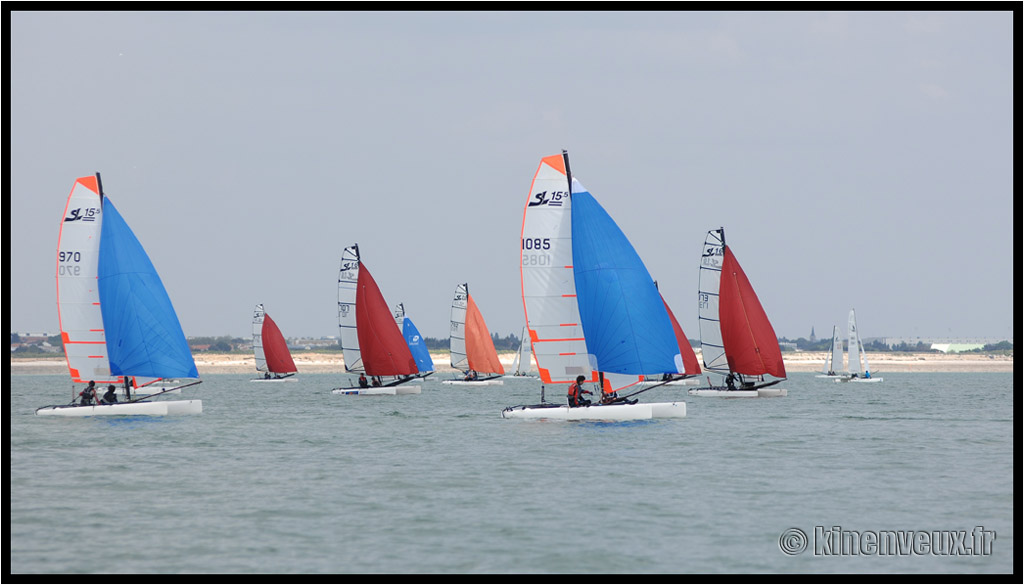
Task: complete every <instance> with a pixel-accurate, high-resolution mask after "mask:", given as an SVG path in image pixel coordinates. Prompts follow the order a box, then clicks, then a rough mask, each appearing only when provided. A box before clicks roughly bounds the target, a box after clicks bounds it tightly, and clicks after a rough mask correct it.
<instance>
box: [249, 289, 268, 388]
mask: <svg viewBox="0 0 1024 585" xmlns="http://www.w3.org/2000/svg"><path fill="white" fill-rule="evenodd" d="M265 314H266V313H265V312H264V310H263V304H262V303H260V304H259V305H256V309H255V311H253V315H252V351H253V355H254V356H255V358H256V371H257V372H266V371H267V357H266V355H265V354H264V353H263V316H264V315H265Z"/></svg>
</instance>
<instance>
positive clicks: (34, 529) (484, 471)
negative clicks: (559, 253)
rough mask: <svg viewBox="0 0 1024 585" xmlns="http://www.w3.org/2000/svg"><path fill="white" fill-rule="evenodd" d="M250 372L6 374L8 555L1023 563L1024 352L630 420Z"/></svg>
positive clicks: (915, 567) (260, 564)
mask: <svg viewBox="0 0 1024 585" xmlns="http://www.w3.org/2000/svg"><path fill="white" fill-rule="evenodd" d="M250 377H251V376H246V375H226V374H222V375H208V376H205V377H204V381H203V383H202V384H201V385H199V386H198V387H195V388H191V389H187V390H185V391H184V392H183V394H182V395H181V396H173V397H172V398H199V399H201V400H202V401H203V413H202V414H201V415H196V416H177V417H154V418H148V417H90V418H70V419H65V418H61V417H40V416H36V415H35V409H36V408H37V407H39V406H43V405H47V404H55V403H64V402H67V401H68V400H69V398H70V395H71V390H70V383H69V382H68V379H67V377H66V376H47V375H17V376H11V378H10V380H9V385H8V390H9V392H8V396H9V399H10V410H9V414H10V418H9V426H8V441H9V446H10V447H9V453H10V465H9V472H8V494H9V499H10V516H9V521H10V541H9V558H10V570H11V572H12V573H15V574H18V573H169V574H183V573H250V574H251V573H278V574H283V573H476V574H485V573H496V574H509V573H540V574H550V573H629V574H634V573H635V574H653V573H839V572H844V573H849V572H856V573H936V572H937V573H945V572H953V573H1009V572H1012V570H1013V563H1014V549H1015V545H1014V536H1015V534H1014V532H1015V530H1014V463H1013V462H1014V439H1015V437H1014V424H1013V422H1014V420H1013V419H1014V410H1013V408H1014V403H1013V375H1012V374H1008V373H1005V374H1004V373H986V374H978V373H971V374H962V373H888V372H886V373H884V382H881V383H877V384H837V383H835V382H833V381H831V380H826V379H819V378H815V377H814V375H813V374H803V373H797V374H793V375H791V377H790V379H789V380H787V381H785V382H783V383H782V384H780V386H782V387H785V388H787V389H788V391H789V395H788V396H787V397H785V398H746V399H729V398H712V397H691V396H687V394H686V390H687V387H685V386H684V387H662V388H657V389H653V390H650V391H648V392H645V393H643V394H641V395H640V396H639V397H640V398H641V399H642V400H643V401H666V400H685V401H686V403H687V416H686V418H683V419H661V420H652V421H634V422H615V423H611V422H566V421H561V422H558V421H526V420H505V419H502V418H501V416H500V413H501V410H502V408H503V407H505V406H511V405H517V404H532V403H536V402H537V401H538V399H539V397H540V382H539V381H538V380H534V379H509V378H506V379H505V384H504V385H503V386H483V387H468V386H451V385H443V384H441V383H440V379H439V378H443V377H444V375H441V374H438V375H435V377H432V378H428V379H427V381H425V382H422V383H421V384H422V389H423V390H422V394H418V395H405V396H352V395H336V394H332V393H331V389H332V388H333V387H335V386H338V385H340V384H341V383H342V382H347V381H348V379H347V377H345V376H341V375H328V374H319V375H308V374H299V376H298V382H296V383H274V384H270V383H260V384H257V383H251V382H250V381H249V378H250ZM546 391H547V398H548V399H549V400H558V401H560V400H561V399H562V396H561V395H560V391H558V390H557V389H555V388H553V387H548V388H547V389H546ZM801 534H802V535H803V537H801ZM879 538H880V539H883V540H885V539H889V540H888V542H889V544H887V545H884V548H885V550H880V549H881V548H882V547H881V546H879V545H878V544H876V545H875V546H871V542H876V543H877V542H878V540H877V539H879ZM898 539H902V546H900V545H898V544H894V543H895V542H896V540H898ZM925 541H927V542H925ZM915 542H916V543H917V544H914V543H915ZM844 543H845V544H844ZM921 543H925V545H926V546H922V544H921ZM943 543H945V544H943ZM801 544H802V547H801ZM883 544H884V543H883Z"/></svg>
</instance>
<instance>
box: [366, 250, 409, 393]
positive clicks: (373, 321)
mask: <svg viewBox="0 0 1024 585" xmlns="http://www.w3.org/2000/svg"><path fill="white" fill-rule="evenodd" d="M356 331H357V333H358V335H359V351H360V352H361V353H362V359H363V368H364V369H365V370H366V373H367V374H369V375H371V376H411V375H413V374H415V373H417V372H418V371H419V370H418V369H417V368H416V360H415V359H413V357H412V352H410V351H409V346H408V345H407V344H406V342H405V338H404V337H402V332H401V331H399V329H398V325H397V324H395V318H394V317H392V316H391V310H390V309H388V305H387V302H386V301H385V300H384V295H382V294H381V292H380V288H378V287H377V282H376V281H374V280H373V276H370V271H369V270H367V269H366V265H365V264H363V263H360V264H359V281H358V283H357V285H356Z"/></svg>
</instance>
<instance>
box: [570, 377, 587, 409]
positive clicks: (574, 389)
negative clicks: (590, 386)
mask: <svg viewBox="0 0 1024 585" xmlns="http://www.w3.org/2000/svg"><path fill="white" fill-rule="evenodd" d="M584 380H586V377H584V376H576V381H575V382H573V383H572V384H569V395H568V399H569V406H570V407H577V406H590V401H589V400H587V399H586V398H584V397H583V395H584V394H593V392H591V391H590V390H584V389H583V381H584Z"/></svg>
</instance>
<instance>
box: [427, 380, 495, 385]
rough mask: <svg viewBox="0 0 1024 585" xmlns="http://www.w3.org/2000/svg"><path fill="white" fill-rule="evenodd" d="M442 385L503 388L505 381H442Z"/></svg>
mask: <svg viewBox="0 0 1024 585" xmlns="http://www.w3.org/2000/svg"><path fill="white" fill-rule="evenodd" d="M441 383H442V384H451V385H453V386H501V385H503V384H505V382H504V381H503V380H441Z"/></svg>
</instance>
